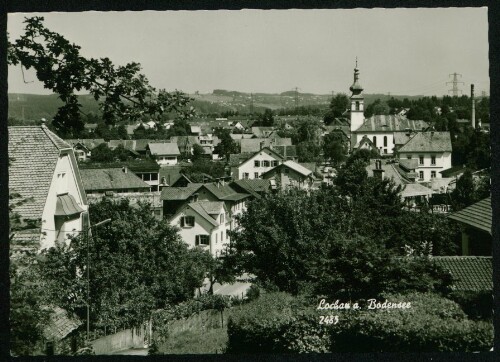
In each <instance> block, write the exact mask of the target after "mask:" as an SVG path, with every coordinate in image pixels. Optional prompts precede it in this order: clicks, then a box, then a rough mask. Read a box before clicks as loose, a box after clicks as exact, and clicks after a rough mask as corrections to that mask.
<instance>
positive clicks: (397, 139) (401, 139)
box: [394, 132, 413, 145]
mask: <svg viewBox="0 0 500 362" xmlns="http://www.w3.org/2000/svg"><path fill="white" fill-rule="evenodd" d="M412 136H413V134H411V133H406V132H394V144H395V145H404V144H405V143H406V142H408V141H409V140H410V138H411V137H412Z"/></svg>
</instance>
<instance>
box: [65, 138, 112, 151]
mask: <svg viewBox="0 0 500 362" xmlns="http://www.w3.org/2000/svg"><path fill="white" fill-rule="evenodd" d="M65 141H66V142H67V143H69V144H70V145H71V146H73V147H75V146H76V145H77V144H81V145H83V146H84V147H86V148H87V149H89V150H92V149H94V148H96V147H97V146H99V145H100V144H102V143H106V141H104V138H82V139H76V138H74V139H66V140H65Z"/></svg>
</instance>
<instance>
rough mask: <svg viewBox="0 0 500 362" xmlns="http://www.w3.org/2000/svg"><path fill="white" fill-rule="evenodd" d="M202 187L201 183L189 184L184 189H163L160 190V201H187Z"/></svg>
mask: <svg viewBox="0 0 500 362" xmlns="http://www.w3.org/2000/svg"><path fill="white" fill-rule="evenodd" d="M201 186H203V184H202V183H191V184H188V185H187V186H186V187H164V188H162V189H161V199H162V200H187V199H188V198H189V197H191V195H193V194H194V193H195V192H196V191H198V190H199V189H200V187H201Z"/></svg>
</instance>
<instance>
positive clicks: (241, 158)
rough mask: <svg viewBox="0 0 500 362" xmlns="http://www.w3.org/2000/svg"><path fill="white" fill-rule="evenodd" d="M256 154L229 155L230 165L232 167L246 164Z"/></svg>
mask: <svg viewBox="0 0 500 362" xmlns="http://www.w3.org/2000/svg"><path fill="white" fill-rule="evenodd" d="M253 155H254V154H253V153H250V152H249V153H233V154H230V155H229V165H230V166H238V165H240V164H241V163H243V162H245V161H246V160H248V159H249V158H250V157H252V156H253Z"/></svg>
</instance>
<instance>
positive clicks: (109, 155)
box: [91, 143, 115, 162]
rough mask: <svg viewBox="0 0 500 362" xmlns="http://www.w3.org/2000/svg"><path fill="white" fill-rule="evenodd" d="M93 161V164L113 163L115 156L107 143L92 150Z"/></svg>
mask: <svg viewBox="0 0 500 362" xmlns="http://www.w3.org/2000/svg"><path fill="white" fill-rule="evenodd" d="M91 160H92V161H93V162H113V161H114V160H115V155H114V153H113V151H112V150H111V148H109V147H108V145H107V144H106V143H101V144H100V145H99V146H97V147H95V148H93V149H92V156H91Z"/></svg>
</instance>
